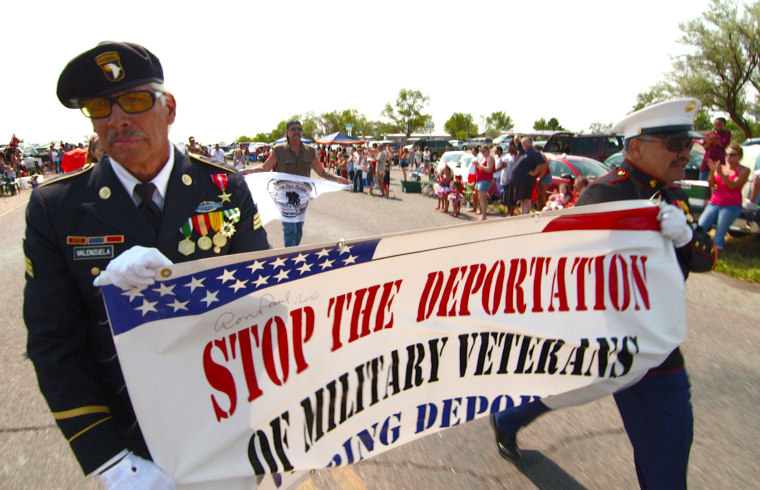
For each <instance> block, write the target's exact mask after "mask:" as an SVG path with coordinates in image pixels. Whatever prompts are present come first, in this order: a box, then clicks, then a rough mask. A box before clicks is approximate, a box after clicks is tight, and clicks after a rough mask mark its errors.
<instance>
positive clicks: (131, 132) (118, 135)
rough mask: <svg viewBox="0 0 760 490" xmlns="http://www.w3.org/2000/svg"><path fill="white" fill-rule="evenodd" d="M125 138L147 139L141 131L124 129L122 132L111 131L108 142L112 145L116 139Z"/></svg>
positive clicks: (117, 130)
mask: <svg viewBox="0 0 760 490" xmlns="http://www.w3.org/2000/svg"><path fill="white" fill-rule="evenodd" d="M124 136H136V137H138V138H144V137H145V133H143V132H142V131H140V130H139V129H122V130H119V129H115V130H113V131H111V132H110V133H108V138H107V140H108V143H109V144H110V143H112V142H113V140H115V139H116V138H121V137H124Z"/></svg>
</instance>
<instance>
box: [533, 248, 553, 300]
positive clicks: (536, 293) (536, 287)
mask: <svg viewBox="0 0 760 490" xmlns="http://www.w3.org/2000/svg"><path fill="white" fill-rule="evenodd" d="M551 260H552V259H551V258H550V257H534V258H533V260H531V261H530V271H531V273H533V309H531V310H530V311H532V312H533V313H540V312H542V311H544V309H543V307H542V306H541V279H543V277H544V274H546V270H548V269H549V262H551ZM534 264H535V266H536V268H535V270H534V269H533V265H534ZM544 266H546V267H544Z"/></svg>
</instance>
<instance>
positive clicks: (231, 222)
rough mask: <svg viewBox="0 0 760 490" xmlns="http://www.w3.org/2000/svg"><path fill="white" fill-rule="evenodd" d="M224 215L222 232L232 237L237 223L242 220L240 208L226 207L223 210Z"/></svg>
mask: <svg viewBox="0 0 760 490" xmlns="http://www.w3.org/2000/svg"><path fill="white" fill-rule="evenodd" d="M222 215H223V216H224V223H223V224H222V228H221V230H220V233H221V234H222V235H224V236H226V237H227V238H232V235H233V234H234V233H235V223H237V222H238V221H240V208H232V209H225V210H224V211H222Z"/></svg>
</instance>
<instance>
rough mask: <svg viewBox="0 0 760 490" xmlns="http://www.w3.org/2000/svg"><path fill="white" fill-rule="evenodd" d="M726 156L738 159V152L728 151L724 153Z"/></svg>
mask: <svg viewBox="0 0 760 490" xmlns="http://www.w3.org/2000/svg"><path fill="white" fill-rule="evenodd" d="M726 155H728V156H730V157H738V156H739V152H736V151H729V152H726Z"/></svg>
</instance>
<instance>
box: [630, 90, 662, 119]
mask: <svg viewBox="0 0 760 490" xmlns="http://www.w3.org/2000/svg"><path fill="white" fill-rule="evenodd" d="M666 90H667V87H666V86H665V84H664V83H662V82H660V83H658V84H657V85H655V86H653V87H650V89H649V90H647V91H646V92H641V93H639V94H637V95H636V104H635V105H634V106H633V108H632V109H631V112H636V111H640V110H641V109H643V108H645V107H648V106H650V105H652V104H656V103H658V102H663V101H665V100H667V99H668V94H667V93H666ZM631 112H629V113H628V114H630V113H631Z"/></svg>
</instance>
